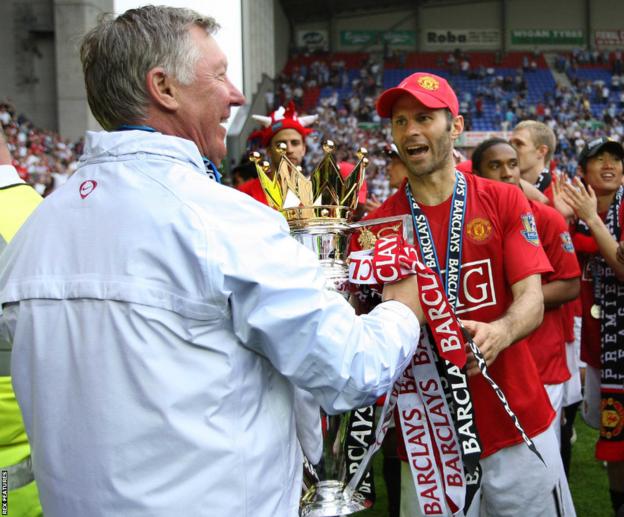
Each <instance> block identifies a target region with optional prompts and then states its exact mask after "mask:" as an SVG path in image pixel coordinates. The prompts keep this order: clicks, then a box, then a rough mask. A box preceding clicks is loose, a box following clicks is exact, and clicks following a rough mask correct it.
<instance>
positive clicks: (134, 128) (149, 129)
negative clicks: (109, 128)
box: [115, 124, 156, 133]
mask: <svg viewBox="0 0 624 517" xmlns="http://www.w3.org/2000/svg"><path fill="white" fill-rule="evenodd" d="M115 131H147V132H148V133H156V130H155V129H154V128H153V127H150V126H133V125H132V124H122V125H121V126H119V127H118V128H117V129H116V130H115Z"/></svg>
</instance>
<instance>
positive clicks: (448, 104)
mask: <svg viewBox="0 0 624 517" xmlns="http://www.w3.org/2000/svg"><path fill="white" fill-rule="evenodd" d="M405 93H407V94H409V95H411V96H412V97H414V98H415V99H416V100H418V101H419V102H421V103H422V104H424V105H425V106H427V107H428V108H431V109H441V108H448V109H449V111H450V112H451V113H452V114H453V115H454V116H457V115H459V102H458V101H457V95H455V92H454V91H453V88H451V85H450V84H449V83H448V82H447V81H446V79H444V78H443V77H439V76H437V75H434V74H428V73H424V72H417V73H415V74H412V75H410V76H409V77H406V78H405V79H403V81H401V82H400V83H399V85H398V86H396V87H395V88H390V89H388V90H386V91H385V92H383V93H382V94H381V95H380V96H379V99H377V113H379V115H380V116H382V117H391V116H392V108H393V107H394V103H395V102H396V101H397V99H398V98H399V97H400V96H401V95H403V94H405Z"/></svg>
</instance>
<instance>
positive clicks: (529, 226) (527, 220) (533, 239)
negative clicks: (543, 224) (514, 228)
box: [520, 212, 540, 246]
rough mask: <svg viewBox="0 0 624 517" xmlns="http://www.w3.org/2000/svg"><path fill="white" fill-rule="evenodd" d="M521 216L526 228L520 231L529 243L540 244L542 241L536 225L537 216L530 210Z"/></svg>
mask: <svg viewBox="0 0 624 517" xmlns="http://www.w3.org/2000/svg"><path fill="white" fill-rule="evenodd" d="M520 217H521V218H522V226H524V230H520V233H521V234H522V236H523V237H524V238H525V239H526V241H527V242H528V243H529V244H533V246H539V245H540V241H539V236H538V235H537V226H535V217H533V214H532V213H530V212H529V213H526V214H522V215H521V216H520Z"/></svg>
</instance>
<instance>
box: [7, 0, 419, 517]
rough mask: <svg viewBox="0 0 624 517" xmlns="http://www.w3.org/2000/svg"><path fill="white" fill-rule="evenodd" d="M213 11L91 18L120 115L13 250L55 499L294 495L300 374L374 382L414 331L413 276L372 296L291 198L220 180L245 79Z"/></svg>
mask: <svg viewBox="0 0 624 517" xmlns="http://www.w3.org/2000/svg"><path fill="white" fill-rule="evenodd" d="M216 29H217V24H216V23H215V21H214V20H213V19H211V18H208V17H204V16H201V15H199V14H197V13H195V12H193V11H190V10H187V9H174V8H168V7H153V6H147V7H143V8H140V9H133V10H130V11H127V12H126V13H124V14H123V15H121V16H119V17H118V18H111V17H108V18H106V19H103V20H102V21H101V22H100V23H99V25H98V26H97V27H95V28H94V29H93V30H92V31H91V32H89V33H88V34H87V35H86V37H85V39H84V41H83V44H82V49H81V58H82V63H83V68H84V74H85V83H86V87H87V95H88V99H89V104H90V106H91V109H92V111H93V113H94V115H95V117H96V118H97V120H98V121H99V122H100V124H102V126H103V127H104V128H105V129H106V131H104V132H89V133H87V137H86V149H85V154H84V156H83V157H82V159H81V162H80V166H79V167H78V169H77V171H76V172H75V174H74V175H73V176H72V177H71V178H70V180H69V181H68V182H67V183H66V184H65V185H64V186H63V188H62V189H59V191H57V192H55V193H54V195H53V196H50V197H49V198H47V199H46V200H45V201H44V202H43V203H42V204H41V206H40V208H39V209H38V210H37V212H36V213H35V214H34V215H33V216H32V217H31V218H30V219H29V220H28V222H27V223H26V225H25V226H24V227H23V229H22V230H21V231H20V232H19V233H18V234H17V235H16V236H15V238H14V239H13V241H12V242H11V244H10V245H9V246H8V247H7V249H6V250H5V252H4V253H3V255H2V257H0V307H1V310H2V314H1V316H2V317H1V318H0V322H2V325H3V327H4V328H5V330H8V335H9V336H10V338H11V340H12V341H13V346H14V349H13V357H12V372H13V383H14V387H15V392H16V395H17V398H18V402H19V404H20V406H21V409H22V412H23V415H24V421H25V425H26V430H27V432H28V435H29V438H30V440H31V444H32V450H33V466H34V472H35V477H36V479H37V482H38V484H39V487H40V493H41V501H42V505H43V509H44V513H45V515H46V517H87V516H88V517H98V516H115V517H119V516H123V517H133V516H141V517H144V516H147V515H149V516H150V517H159V516H162V517H164V516H167V517H169V516H171V515H176V514H177V515H180V516H185V517H186V516H189V517H191V516H192V517H199V516H211V517H212V516H230V515H235V516H247V515H249V516H251V515H253V516H254V517H256V516H267V517H269V516H271V517H272V516H277V515H279V516H289V515H290V516H294V515H296V514H297V510H298V502H299V494H300V487H301V471H302V454H301V450H300V447H299V445H298V443H297V440H296V436H295V418H294V410H293V405H294V404H293V398H294V390H295V386H299V387H301V388H305V389H307V390H309V391H310V392H311V393H312V394H313V395H314V396H315V397H316V398H317V400H318V401H319V402H320V403H321V404H322V405H323V406H324V408H325V409H326V410H327V411H328V412H340V411H344V410H346V409H348V408H353V407H358V406H364V405H367V404H370V403H371V402H372V401H374V400H375V398H376V397H378V396H379V395H380V394H382V393H384V392H385V391H386V390H387V389H388V388H389V387H390V386H391V385H392V384H393V382H394V381H395V379H396V377H397V376H398V374H399V373H400V371H401V370H402V369H403V367H404V366H405V365H406V364H407V363H408V362H409V359H410V357H411V354H412V352H413V350H414V348H415V346H416V343H417V341H418V336H419V331H420V325H419V319H421V320H422V311H421V309H420V305H419V302H418V295H417V283H416V280H415V279H414V277H412V278H409V279H406V280H403V281H399V282H397V283H395V284H392V285H389V286H387V287H386V288H385V289H384V299H385V300H386V301H385V302H384V303H382V304H380V305H379V306H378V307H377V309H375V310H374V311H373V312H372V313H371V314H369V315H366V316H361V317H358V316H356V315H355V313H354V310H353V309H352V307H351V306H350V305H349V304H348V302H347V301H346V300H344V299H343V297H342V296H341V295H339V294H337V293H335V292H329V291H328V290H326V289H325V288H324V284H325V278H324V275H323V272H322V270H321V268H320V265H319V263H318V261H317V259H316V257H315V256H314V255H313V254H312V253H311V252H309V251H308V250H306V249H305V248H303V247H302V246H300V245H299V244H298V243H297V242H295V241H294V240H293V239H292V238H291V237H290V234H289V231H288V228H287V225H286V223H285V221H284V219H283V218H282V217H281V216H280V215H279V214H278V213H277V212H275V211H273V210H271V209H269V208H268V207H265V206H262V205H260V204H259V203H256V202H255V201H253V200H252V199H251V198H249V197H247V196H245V195H243V194H241V193H239V192H237V191H235V190H234V189H230V188H227V187H224V186H221V185H220V184H219V183H218V180H219V175H218V170H217V165H218V164H219V163H220V162H221V160H222V159H223V157H224V156H225V154H226V150H225V146H224V143H223V140H224V137H225V132H226V131H225V128H224V127H223V126H222V124H223V122H224V121H226V120H227V118H228V117H229V115H230V109H231V107H232V106H237V105H239V104H242V103H243V102H244V98H243V95H242V94H241V93H240V92H239V91H238V90H237V89H236V88H235V87H234V85H233V84H232V83H231V82H230V80H229V78H228V75H227V59H226V56H225V55H224V54H223V52H222V51H221V50H220V48H219V46H218V44H217V43H216V41H215V39H214V38H213V36H212V34H213V33H214V31H215V30H216ZM416 314H417V315H418V319H417V317H416Z"/></svg>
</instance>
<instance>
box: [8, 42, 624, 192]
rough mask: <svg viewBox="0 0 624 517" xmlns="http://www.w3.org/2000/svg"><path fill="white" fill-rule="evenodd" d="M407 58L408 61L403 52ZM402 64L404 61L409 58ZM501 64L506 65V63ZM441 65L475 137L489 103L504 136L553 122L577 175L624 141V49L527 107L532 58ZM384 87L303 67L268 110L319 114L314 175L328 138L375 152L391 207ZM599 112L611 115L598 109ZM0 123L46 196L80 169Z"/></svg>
mask: <svg viewBox="0 0 624 517" xmlns="http://www.w3.org/2000/svg"><path fill="white" fill-rule="evenodd" d="M401 56H402V57H403V59H402V61H403V62H404V61H405V56H404V54H401ZM401 56H400V57H401ZM395 61H397V63H398V62H400V61H401V59H398V58H397V59H396V60H395ZM495 62H500V56H499V57H498V58H497V59H496V60H495ZM395 64H396V63H395ZM437 65H438V66H439V67H440V69H442V70H446V71H447V72H449V73H450V74H451V75H450V81H451V83H453V77H454V76H464V77H467V78H468V79H475V80H478V81H479V84H478V86H477V87H476V88H475V89H474V93H471V92H468V91H464V92H462V91H461V89H459V88H458V89H457V90H458V94H459V100H460V112H461V113H462V114H464V117H465V119H466V128H467V130H470V126H471V121H472V120H474V119H475V118H478V117H481V116H482V113H483V107H484V104H485V103H490V104H493V105H494V112H495V127H493V128H492V129H495V130H503V131H506V130H510V129H511V128H513V127H514V126H515V125H516V124H517V123H518V122H520V121H522V120H526V119H532V120H538V121H541V122H544V123H546V124H547V125H549V126H550V127H551V128H552V129H553V131H554V132H555V135H556V136H557V144H558V145H557V152H556V154H555V158H554V159H555V162H556V165H557V167H558V168H559V169H560V170H562V171H564V172H566V173H567V174H568V175H569V176H574V174H575V173H576V168H577V165H578V162H577V158H576V157H577V156H578V154H579V152H580V150H581V149H582V147H583V145H584V143H585V142H587V141H588V140H591V139H593V138H596V137H599V136H604V135H606V136H609V137H610V138H613V139H615V140H618V141H623V140H624V111H622V108H624V76H622V75H621V74H622V71H623V67H622V53H621V52H620V51H616V52H612V53H609V52H598V51H591V52H590V51H585V50H575V51H573V52H571V53H569V54H561V55H559V56H558V57H557V59H556V61H555V68H556V70H557V71H560V72H566V73H568V76H569V78H570V82H571V86H570V87H568V86H563V85H556V86H555V87H554V88H553V90H552V91H548V92H546V93H545V95H544V98H543V99H542V100H541V101H540V102H537V103H531V102H529V101H528V100H527V79H529V80H530V77H528V78H527V74H530V73H531V71H533V70H535V69H536V66H537V64H536V58H535V56H533V57H531V56H528V55H527V56H525V57H524V59H523V61H522V66H521V67H519V68H518V69H517V70H516V72H515V74H514V75H501V74H499V73H498V72H497V70H496V68H494V67H490V66H487V67H486V66H483V65H478V66H474V67H473V66H472V65H471V63H470V56H469V55H467V54H464V53H462V52H458V51H456V52H452V53H449V54H448V56H447V58H446V59H442V58H438V63H437ZM585 65H596V66H600V67H604V69H605V70H606V69H608V70H609V71H610V72H611V74H612V75H611V81H610V83H609V84H606V83H605V82H604V81H602V80H590V79H582V78H580V77H578V76H577V75H576V73H575V72H576V71H577V70H578V69H579V67H582V66H585ZM314 88H330V93H329V95H325V96H321V97H320V98H319V99H318V101H317V102H316V105H315V106H312V107H308V106H305V103H304V94H305V92H306V91H309V90H311V89H314ZM382 88H383V66H382V62H381V58H378V59H377V58H373V57H371V56H365V57H363V58H362V63H361V65H360V67H359V69H357V70H356V71H355V72H353V71H352V69H351V70H350V69H349V67H348V64H347V63H346V62H345V60H344V59H341V58H340V57H338V58H336V59H335V60H325V59H318V60H314V61H312V62H309V63H306V62H302V63H301V64H299V65H295V66H292V67H291V68H290V69H289V70H288V72H282V73H281V74H280V75H279V76H278V77H277V79H276V86H275V92H274V93H273V92H271V93H270V94H269V95H268V96H267V111H268V112H270V111H273V110H274V109H275V108H277V107H278V106H280V105H286V104H287V103H288V102H289V101H290V100H293V101H294V102H295V106H296V108H297V111H298V112H299V113H307V112H309V113H316V114H318V116H319V118H318V121H317V123H316V125H315V129H316V131H315V132H314V133H313V134H312V135H311V136H310V137H309V138H308V142H307V143H308V152H307V157H306V166H307V167H308V168H310V167H312V166H313V164H316V163H318V162H319V160H320V158H321V156H322V153H323V151H322V149H321V142H322V141H323V140H325V139H332V140H333V141H334V142H335V143H336V145H337V149H336V158H337V161H350V162H355V161H356V159H357V158H356V153H357V150H358V148H359V147H365V148H366V149H368V150H369V153H370V155H369V158H370V165H369V167H368V169H367V177H368V191H369V195H370V196H374V197H375V198H377V199H379V200H383V199H385V198H386V197H388V195H389V194H390V187H389V185H388V181H387V178H386V175H385V164H386V161H387V160H386V157H385V155H384V152H383V151H384V149H386V148H387V145H388V143H389V142H390V141H391V138H390V128H389V127H388V125H387V124H382V121H381V119H380V118H379V115H377V113H376V111H375V99H376V98H377V96H378V95H379V93H380V92H381V90H382ZM345 92H347V93H345ZM614 92H615V93H614ZM595 105H599V106H601V107H602V108H603V109H602V110H601V111H600V110H599V111H596V110H594V109H592V108H593V107H594V106H595ZM306 109H307V110H308V111H306ZM0 123H1V124H2V128H3V129H4V132H5V134H6V135H7V139H8V142H9V147H10V151H11V153H12V155H13V156H14V157H15V158H14V159H15V166H16V168H17V170H18V172H19V173H20V175H21V176H22V177H23V178H24V179H25V180H26V181H28V182H29V183H30V184H32V185H33V186H34V187H35V188H36V190H37V191H38V192H40V193H41V194H47V193H49V192H51V191H52V190H54V188H57V187H58V186H60V185H62V184H63V183H64V181H65V180H66V178H67V177H68V176H69V175H70V174H71V173H72V172H73V171H74V170H75V168H76V166H77V161H78V158H79V157H80V154H81V152H82V141H81V140H79V141H77V142H73V143H72V142H69V141H68V140H67V139H64V138H62V137H61V136H60V135H58V134H56V133H54V132H53V131H49V130H42V129H39V128H37V127H36V126H35V125H34V124H33V123H32V122H31V121H30V120H29V119H28V118H27V117H26V116H24V115H22V114H18V113H17V112H16V109H15V107H14V106H13V105H12V104H11V103H10V102H3V103H0Z"/></svg>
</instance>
